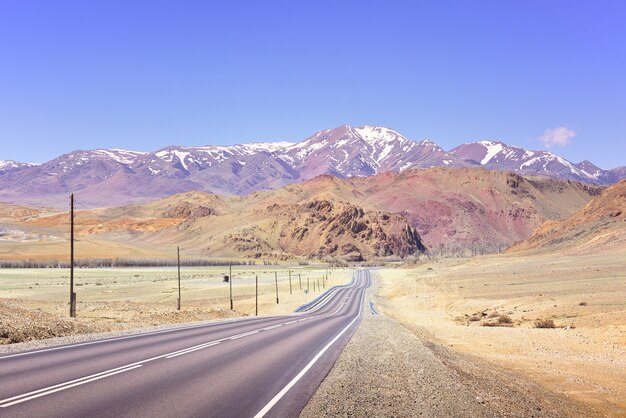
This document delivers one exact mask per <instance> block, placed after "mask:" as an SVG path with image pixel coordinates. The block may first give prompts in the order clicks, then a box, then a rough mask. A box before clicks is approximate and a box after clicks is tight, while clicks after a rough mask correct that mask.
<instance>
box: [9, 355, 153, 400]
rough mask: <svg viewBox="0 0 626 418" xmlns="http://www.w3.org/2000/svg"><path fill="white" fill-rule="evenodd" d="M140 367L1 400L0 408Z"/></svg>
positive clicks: (122, 369)
mask: <svg viewBox="0 0 626 418" xmlns="http://www.w3.org/2000/svg"><path fill="white" fill-rule="evenodd" d="M138 367H141V364H138V365H135V366H132V367H127V366H125V367H123V368H121V367H118V368H117V369H111V370H107V371H106V372H100V373H96V374H92V375H90V376H86V377H83V378H81V379H75V380H70V381H69V382H65V383H60V384H58V385H54V386H50V387H47V388H43V389H39V390H35V391H33V392H29V393H24V394H22V395H19V396H14V397H12V398H8V399H3V400H2V401H0V408H6V407H7V406H11V405H15V404H18V403H22V402H26V401H30V400H31V399H35V398H39V397H41V396H46V395H50V394H52V393H55V392H60V391H62V390H66V389H70V388H73V387H75V386H80V385H84V384H85V383H89V382H93V381H94V380H100V379H104V378H105V377H109V376H113V375H116V374H119V373H124V372H127V371H129V370H133V369H136V368H138Z"/></svg>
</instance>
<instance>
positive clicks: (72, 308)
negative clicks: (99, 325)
mask: <svg viewBox="0 0 626 418" xmlns="http://www.w3.org/2000/svg"><path fill="white" fill-rule="evenodd" d="M70 317H71V318H75V317H76V293H74V193H72V194H71V195H70Z"/></svg>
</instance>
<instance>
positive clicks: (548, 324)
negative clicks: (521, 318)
mask: <svg viewBox="0 0 626 418" xmlns="http://www.w3.org/2000/svg"><path fill="white" fill-rule="evenodd" d="M554 327H556V325H554V321H553V320H551V319H537V320H536V321H535V328H554Z"/></svg>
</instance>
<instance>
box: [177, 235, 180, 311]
mask: <svg viewBox="0 0 626 418" xmlns="http://www.w3.org/2000/svg"><path fill="white" fill-rule="evenodd" d="M176 259H177V262H176V265H177V266H178V310H179V311H180V247H176Z"/></svg>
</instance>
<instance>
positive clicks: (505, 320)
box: [498, 315, 513, 324]
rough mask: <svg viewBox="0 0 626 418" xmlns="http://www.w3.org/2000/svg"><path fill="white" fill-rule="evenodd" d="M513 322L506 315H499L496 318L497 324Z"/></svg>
mask: <svg viewBox="0 0 626 418" xmlns="http://www.w3.org/2000/svg"><path fill="white" fill-rule="evenodd" d="M512 323H513V320H512V319H511V317H510V316H508V315H500V317H499V318H498V324H512Z"/></svg>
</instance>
